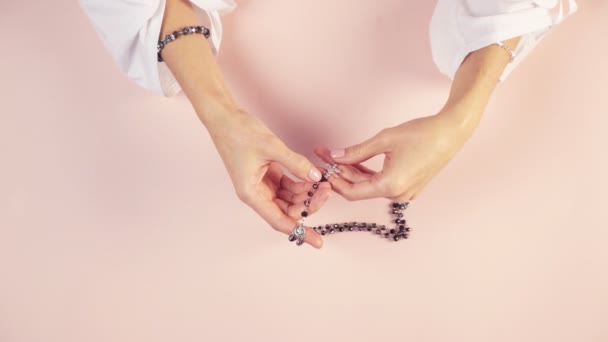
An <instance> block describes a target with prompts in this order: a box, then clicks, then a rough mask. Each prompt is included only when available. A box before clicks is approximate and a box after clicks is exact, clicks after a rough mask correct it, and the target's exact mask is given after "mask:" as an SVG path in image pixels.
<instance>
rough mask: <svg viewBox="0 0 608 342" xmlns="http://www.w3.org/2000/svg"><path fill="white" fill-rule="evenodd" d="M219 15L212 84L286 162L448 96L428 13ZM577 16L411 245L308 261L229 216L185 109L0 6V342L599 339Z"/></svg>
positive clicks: (442, 186)
mask: <svg viewBox="0 0 608 342" xmlns="http://www.w3.org/2000/svg"><path fill="white" fill-rule="evenodd" d="M238 3H239V7H238V8H237V10H236V11H235V12H233V13H232V14H231V15H229V16H228V17H225V19H224V23H225V32H226V35H225V40H224V42H223V46H222V51H221V52H220V57H219V59H220V61H221V64H222V67H223V69H224V71H225V74H226V77H227V79H228V80H229V83H230V85H231V87H232V89H233V90H234V92H235V94H236V96H237V97H238V98H239V99H240V101H241V103H242V104H243V106H245V107H246V108H248V109H249V110H250V111H251V112H253V113H256V114H258V115H260V116H261V117H262V118H263V119H264V120H265V121H266V122H267V123H268V125H269V126H270V127H271V128H272V129H273V130H274V131H275V132H276V133H277V134H278V135H279V136H281V137H283V138H284V140H285V141H286V142H287V144H289V145H290V146H292V147H293V148H294V149H296V150H298V151H300V152H302V153H306V154H308V155H311V153H310V151H311V150H312V147H313V146H315V145H317V144H329V145H330V146H336V147H341V146H345V145H349V144H352V143H355V142H359V141H361V140H363V139H365V138H367V137H369V136H371V135H372V134H374V133H375V132H376V131H378V130H380V129H381V128H384V127H388V126H389V125H395V124H398V123H400V122H402V121H404V120H409V119H412V118H415V117H418V116H421V115H429V114H432V113H434V112H435V111H437V110H438V109H439V108H440V106H441V105H442V102H443V101H444V99H445V98H446V96H447V92H448V89H449V86H450V82H449V80H447V79H446V78H445V77H443V76H442V75H440V74H439V73H438V71H437V70H436V69H435V66H434V65H433V63H432V61H431V57H430V51H429V43H428V33H427V28H428V21H429V17H430V14H431V12H432V7H433V4H432V3H431V2H429V1H422V0H420V1H400V0H386V1H356V2H353V1H347V0H333V1H326V0H307V1H301V0H300V1H294V0H292V1H285V0H266V1H239V2H238ZM581 7H582V8H581V11H580V12H579V13H578V14H576V15H575V16H574V17H572V18H570V19H568V20H567V21H566V22H565V23H564V24H563V25H562V26H560V27H559V28H558V29H557V31H555V32H552V33H551V34H550V35H549V36H548V37H547V38H546V39H545V40H544V41H543V42H542V43H541V45H539V46H538V48H537V49H536V50H535V51H534V52H533V53H532V54H531V55H530V56H529V57H528V58H527V59H526V60H525V61H524V62H523V64H522V65H521V66H520V67H519V68H518V69H516V70H515V71H514V73H513V74H512V75H511V76H510V78H509V79H508V80H507V81H506V82H505V83H504V84H502V85H501V86H500V87H499V89H498V91H497V92H496V94H495V96H494V97H493V99H492V101H491V104H490V106H489V107H488V109H487V112H486V114H485V116H484V119H483V120H482V123H481V125H480V126H479V128H478V130H477V131H476V132H475V134H474V135H473V137H472V138H471V139H470V140H469V141H468V142H467V144H466V145H465V147H464V149H463V150H462V151H461V152H460V153H459V154H458V155H457V156H456V157H455V159H453V160H452V162H451V163H450V164H449V165H448V166H447V167H446V168H445V169H444V170H442V172H441V173H440V174H439V175H438V176H437V177H436V178H435V179H434V180H433V181H432V182H431V183H429V184H428V186H427V187H426V188H425V189H424V191H423V192H422V193H421V194H420V195H419V197H418V198H417V200H416V201H415V202H414V203H413V204H412V206H411V207H410V208H409V209H408V210H407V211H406V213H407V214H406V217H407V218H408V222H410V224H411V225H412V227H413V228H414V232H413V237H412V239H411V240H409V241H406V242H402V243H387V242H386V241H383V240H381V239H376V238H374V237H373V236H369V235H368V234H367V233H348V234H347V233H344V234H340V235H335V236H331V237H329V238H327V239H326V240H325V246H324V248H323V249H322V250H314V249H313V248H310V247H309V246H305V247H304V248H296V247H295V246H294V245H293V244H290V243H288V242H287V240H286V236H285V235H282V234H279V233H276V232H274V231H272V230H271V229H270V228H268V227H267V226H266V224H265V223H264V222H263V221H262V220H261V219H260V218H258V217H257V216H256V215H255V214H254V212H253V211H252V210H251V209H249V208H248V207H246V206H244V205H243V204H241V203H240V202H239V201H238V199H237V198H236V196H235V195H234V193H233V190H232V186H231V184H230V182H229V178H228V176H227V174H226V173H225V171H224V167H223V165H222V163H221V160H220V159H219V157H218V155H217V153H216V152H215V150H214V149H213V146H212V143H211V141H210V139H209V137H208V135H207V133H206V131H205V129H204V127H203V126H202V125H201V124H200V123H199V121H198V119H197V117H196V116H195V113H194V112H193V110H192V109H191V107H190V104H189V103H188V102H187V99H186V98H185V97H184V96H183V94H180V95H179V96H177V97H175V98H163V97H160V96H156V95H153V94H152V93H149V92H147V91H145V90H143V89H141V88H139V87H138V86H137V85H136V84H134V83H133V82H131V81H129V80H127V79H126V78H125V77H124V76H123V75H122V74H121V73H120V72H119V70H118V69H117V68H116V66H115V65H114V64H113V62H112V60H111V59H110V56H109V55H108V54H107V52H106V51H105V50H104V48H103V46H102V44H101V41H100V40H99V39H98V37H97V36H96V35H95V33H94V31H93V29H92V27H91V26H90V24H89V22H88V20H87V18H86V17H85V16H84V15H83V13H82V12H81V11H80V9H79V7H78V6H77V5H76V3H75V2H73V1H69V2H68V1H54V2H50V1H35V2H34V1H2V3H1V4H0V25H1V28H2V31H3V35H2V53H1V54H0V60H1V61H2V63H0V74H1V75H2V79H3V82H1V83H0V94H2V95H1V100H2V107H1V108H2V109H1V111H2V115H1V116H0V119H1V121H0V156H1V157H2V161H1V162H0V165H1V166H2V167H1V171H0V172H1V173H0V175H1V176H2V177H0V341H2V342H30V341H32V342H33V341H45V342H51V341H52V342H71V341H78V342H82V341H87V342H97V341H125V342H126V341H129V342H132V341H146V342H150V341H244V340H255V341H314V340H316V341H372V340H373V341H417V342H420V341H467V342H469V341H493V342H502V341H519V342H528V341H530V342H532V341H534V342H537V341H553V342H557V341H569V342H570V341H577V342H579V341H580V342H583V341H584V342H591V341H593V342H600V341H607V340H608V275H607V270H608V249H607V248H606V242H607V240H608V229H607V223H606V222H607V220H608V215H607V212H608V211H607V210H606V193H607V192H608V184H607V183H608V182H607V181H606V178H605V176H606V174H607V173H608V157H607V154H606V145H607V143H608V135H607V134H606V127H607V125H608V115H607V114H608V94H607V92H606V89H607V87H606V84H607V83H608V67H607V66H606V55H607V54H608V48H606V44H605V43H606V41H607V40H606V37H608V25H606V18H607V17H608V3H607V2H606V1H600V0H595V1H588V2H583V1H581ZM376 162H377V161H376ZM385 205H386V201H385V200H381V199H378V200H372V201H366V202H354V203H348V202H346V201H344V200H342V199H341V198H340V197H339V196H337V195H336V196H333V197H332V198H331V199H330V201H329V203H328V204H327V205H326V206H325V207H324V208H323V210H322V211H321V212H320V213H318V214H317V215H314V216H313V217H312V218H311V219H310V221H311V223H314V224H321V223H326V222H333V221H343V220H348V221H352V220H368V221H378V222H387V221H388V218H387V215H386V213H385V209H384V208H385ZM298 267H299V268H298Z"/></svg>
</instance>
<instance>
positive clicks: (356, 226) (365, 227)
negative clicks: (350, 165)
mask: <svg viewBox="0 0 608 342" xmlns="http://www.w3.org/2000/svg"><path fill="white" fill-rule="evenodd" d="M333 173H340V169H338V165H336V164H333V165H328V166H327V171H326V172H325V173H324V174H323V177H322V178H321V180H320V181H318V182H316V183H314V184H313V185H312V189H310V191H308V194H307V195H308V198H307V199H306V200H305V201H304V206H305V207H306V208H308V207H309V206H310V199H311V197H312V196H313V195H314V194H315V191H316V190H317V189H318V188H319V184H320V183H321V182H327V181H328V180H329V176H331V175H332V174H333ZM409 204H410V202H409V201H408V202H403V203H399V202H393V203H391V205H390V210H391V213H392V214H393V220H394V221H393V222H394V223H395V228H390V229H389V228H387V227H386V226H385V225H378V224H377V223H369V222H345V223H334V224H326V225H324V226H322V225H321V226H315V227H312V229H314V230H315V231H316V232H317V233H319V234H321V235H326V234H334V233H336V232H344V231H351V232H352V231H355V230H357V231H368V232H373V233H375V234H377V235H380V236H382V237H384V238H387V239H389V240H390V239H392V240H394V241H399V240H401V239H407V238H408V237H409V235H410V230H411V228H410V227H408V226H407V224H406V222H405V219H404V218H403V213H402V211H403V210H405V209H407V207H408V206H409ZM301 215H302V219H301V221H300V223H299V224H298V226H297V227H295V228H294V230H293V232H291V234H290V235H289V238H288V239H289V241H296V245H298V246H300V245H302V244H303V243H304V237H305V235H306V229H305V228H304V221H305V220H306V217H308V211H307V210H306V209H305V210H304V211H302V214H301Z"/></svg>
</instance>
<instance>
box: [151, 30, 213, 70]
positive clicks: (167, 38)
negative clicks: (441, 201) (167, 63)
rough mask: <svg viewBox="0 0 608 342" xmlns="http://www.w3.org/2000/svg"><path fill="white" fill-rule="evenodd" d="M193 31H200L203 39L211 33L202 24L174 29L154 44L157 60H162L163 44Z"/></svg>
mask: <svg viewBox="0 0 608 342" xmlns="http://www.w3.org/2000/svg"><path fill="white" fill-rule="evenodd" d="M193 33H201V34H202V35H203V36H205V39H206V38H209V36H210V34H211V32H210V31H209V29H208V28H206V27H205V26H202V25H199V26H186V27H184V28H181V29H179V30H175V31H173V32H171V33H169V34H167V35H166V36H165V38H164V39H162V40H159V41H158V44H157V45H156V55H157V60H158V61H159V62H163V57H162V56H161V55H160V52H161V51H162V50H163V48H164V47H165V45H167V44H168V43H170V42H172V41H174V40H176V39H177V38H179V37H180V36H185V35H189V34H193Z"/></svg>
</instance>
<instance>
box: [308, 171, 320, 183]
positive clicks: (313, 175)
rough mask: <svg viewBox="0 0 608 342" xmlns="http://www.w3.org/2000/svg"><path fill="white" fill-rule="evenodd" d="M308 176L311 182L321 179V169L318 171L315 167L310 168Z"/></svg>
mask: <svg viewBox="0 0 608 342" xmlns="http://www.w3.org/2000/svg"><path fill="white" fill-rule="evenodd" d="M308 177H309V178H310V180H312V181H313V182H318V181H320V180H321V171H319V170H317V169H315V168H312V169H310V172H309V173H308Z"/></svg>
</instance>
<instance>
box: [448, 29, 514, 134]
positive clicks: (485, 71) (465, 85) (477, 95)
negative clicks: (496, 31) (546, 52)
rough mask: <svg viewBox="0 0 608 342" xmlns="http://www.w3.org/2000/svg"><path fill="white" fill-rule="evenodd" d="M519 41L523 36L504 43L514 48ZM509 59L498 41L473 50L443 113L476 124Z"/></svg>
mask: <svg viewBox="0 0 608 342" xmlns="http://www.w3.org/2000/svg"><path fill="white" fill-rule="evenodd" d="M518 42H519V37H518V38H513V39H510V40H507V41H504V42H503V43H504V44H505V45H506V46H508V47H510V48H511V49H513V48H514V47H515V46H516V45H517V43H518ZM509 61H510V56H509V54H508V53H507V52H506V51H505V50H503V49H502V48H501V47H499V46H497V45H490V46H487V47H485V48H482V49H479V50H477V51H474V52H471V53H470V54H469V55H468V56H467V57H466V58H465V60H464V61H463V62H462V64H461V66H460V68H459V69H458V71H457V72H456V75H455V77H454V81H453V83H452V87H451V90H450V95H449V97H448V100H447V101H446V103H445V105H444V108H443V110H442V111H441V112H440V114H439V115H449V116H451V118H452V119H454V120H455V122H456V124H457V125H459V126H461V127H464V128H471V129H472V128H474V127H476V126H477V124H478V123H479V120H480V119H481V116H482V114H483V111H484V109H485V107H486V105H487V103H488V101H489V99H490V96H491V95H492V93H493V92H494V89H495V88H496V85H497V83H498V80H499V78H500V76H501V75H502V73H503V71H504V69H505V67H506V66H507V64H508V63H509Z"/></svg>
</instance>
